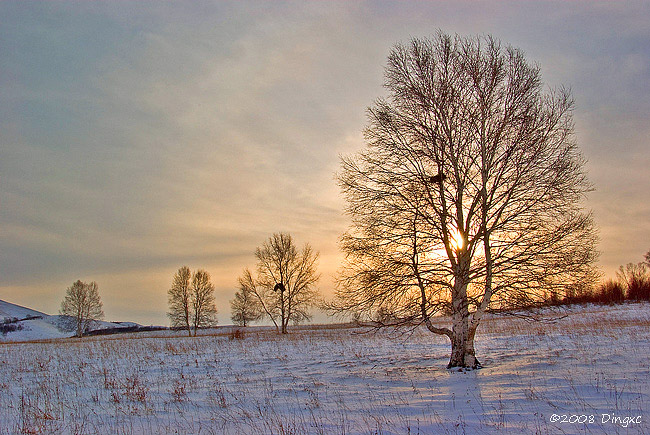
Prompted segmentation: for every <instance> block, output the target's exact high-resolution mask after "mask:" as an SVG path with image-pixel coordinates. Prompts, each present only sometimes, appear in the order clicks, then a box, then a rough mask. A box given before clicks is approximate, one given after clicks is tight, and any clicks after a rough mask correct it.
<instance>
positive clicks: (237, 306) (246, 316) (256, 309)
mask: <svg viewBox="0 0 650 435" xmlns="http://www.w3.org/2000/svg"><path fill="white" fill-rule="evenodd" d="M252 281H253V280H252V277H251V274H250V271H249V270H248V269H246V270H244V275H243V276H241V277H240V278H239V290H238V291H237V292H236V293H235V297H234V299H232V300H231V301H230V313H231V317H230V318H231V319H232V321H233V323H235V324H237V325H241V326H247V325H248V324H249V323H250V322H254V321H256V320H259V319H261V318H262V317H263V316H264V314H265V312H264V309H263V307H262V305H261V302H260V298H259V297H258V296H257V295H256V294H255V291H256V290H255V285H254V283H252Z"/></svg>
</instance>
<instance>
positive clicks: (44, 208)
mask: <svg viewBox="0 0 650 435" xmlns="http://www.w3.org/2000/svg"><path fill="white" fill-rule="evenodd" d="M437 29H441V30H443V31H444V32H447V33H451V34H454V33H458V34H462V35H475V34H491V35H493V36H495V37H497V38H499V39H501V40H502V41H503V42H505V43H509V44H511V45H513V46H515V47H518V48H520V49H522V50H523V51H524V52H525V53H526V56H527V58H528V59H529V61H531V62H536V63H538V64H539V65H540V66H541V68H542V73H543V77H544V80H545V83H546V84H547V85H548V86H550V87H555V86H559V85H565V86H568V87H570V88H571V89H572V92H573V95H574V97H575V100H576V110H575V114H574V117H575V122H576V134H577V138H578V141H579V144H580V146H581V148H582V150H583V152H584V154H585V156H586V157H587V159H588V160H589V163H588V170H589V174H590V178H591V180H592V182H593V183H594V185H595V188H596V190H595V192H593V193H592V194H591V195H590V197H589V199H588V201H587V203H586V206H587V207H588V208H590V209H593V211H594V213H595V217H596V220H597V223H598V225H599V227H600V233H601V244H600V251H602V255H601V261H600V265H601V268H602V270H603V272H604V273H605V274H606V275H613V273H614V271H615V269H616V268H617V267H618V265H619V264H624V263H627V262H632V261H634V262H637V261H640V260H641V259H642V256H643V254H644V253H645V252H647V251H648V250H649V249H650V189H649V188H650V175H649V174H650V171H649V170H648V168H649V167H650V3H647V2H586V1H575V2H521V1H516V2H507V1H505V2H504V1H498V2H497V1H494V2H493V1H482V2H467V3H462V2H435V1H434V2H423V1H417V2H388V1H369V2H364V1H351V2H320V1H313V2H303V1H296V2H268V1H253V2H234V1H233V2H220V1H216V2H189V1H188V2H175V3H171V2H169V3H165V2H137V3H136V2H93V3H90V2H81V1H79V2H42V3H40V2H38V3H37V2H29V1H14V2H11V1H5V2H2V3H0V299H3V300H7V301H10V302H14V303H18V304H21V305H26V306H28V307H31V308H34V309H38V310H41V311H45V312H48V313H51V314H55V313H57V312H58V309H59V305H60V301H61V299H62V298H63V296H64V294H65V289H66V287H68V286H69V285H70V284H72V282H73V281H75V280H77V279H82V280H87V281H90V280H94V281H97V282H98V284H99V288H100V293H101V296H102V299H103V301H104V308H105V312H106V317H107V319H108V320H131V321H136V322H140V323H143V324H151V323H153V324H167V319H166V317H165V311H166V291H167V288H168V287H169V285H170V283H171V278H172V275H173V274H174V272H175V271H176V270H177V269H178V267H180V266H182V265H188V266H190V267H191V268H193V269H195V268H205V269H207V270H208V271H209V272H210V273H211V274H212V276H213V281H214V283H215V285H216V288H217V298H218V309H219V311H220V314H219V320H220V322H221V323H222V324H224V323H229V318H230V313H229V305H228V300H229V299H231V298H232V296H233V294H234V292H235V290H236V279H237V276H238V275H239V274H240V273H241V270H242V268H243V267H245V266H251V267H252V266H254V264H255V261H254V257H253V251H254V249H255V247H256V246H258V245H260V244H261V243H262V242H263V241H264V240H265V239H266V238H268V236H269V235H270V234H271V233H273V232H277V231H286V232H290V233H291V234H293V236H294V238H295V239H296V241H297V242H298V244H302V243H304V242H310V243H311V244H312V246H313V247H314V249H316V250H318V251H320V253H321V262H320V263H321V267H320V270H321V272H322V273H323V279H322V281H321V286H320V287H321V290H322V291H323V293H324V294H325V295H330V294H331V292H332V277H333V276H334V274H335V272H336V269H337V267H338V264H339V261H340V259H341V256H340V254H339V252H338V248H337V239H338V237H339V235H340V234H341V232H342V231H344V230H345V228H346V225H347V223H346V222H347V220H346V218H345V216H343V214H342V209H343V201H342V199H341V197H340V195H339V191H338V187H337V186H336V183H335V181H334V174H335V172H336V171H337V169H338V166H339V155H341V154H349V153H352V152H355V151H356V150H359V149H360V148H361V147H362V146H363V139H362V135H361V130H362V128H363V127H364V125H365V119H366V118H365V110H366V108H367V107H368V106H369V105H371V104H372V102H373V100H374V99H375V98H377V97H380V96H382V95H384V89H383V88H382V80H383V77H382V74H383V68H384V65H385V60H386V56H387V54H388V52H389V50H390V48H391V47H392V46H393V45H394V44H395V43H396V42H400V41H407V40H408V39H409V38H410V37H423V36H430V35H433V34H435V32H436V30H437Z"/></svg>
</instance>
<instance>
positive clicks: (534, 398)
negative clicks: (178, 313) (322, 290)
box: [0, 305, 650, 434]
mask: <svg viewBox="0 0 650 435" xmlns="http://www.w3.org/2000/svg"><path fill="white" fill-rule="evenodd" d="M631 307H632V309H633V311H632V312H631V313H630V314H629V315H628V314H626V312H625V311H623V310H619V311H618V312H617V314H616V315H612V311H611V310H612V308H610V307H597V306H593V307H589V308H587V309H583V310H580V311H578V310H573V311H572V310H569V311H557V312H553V313H550V314H549V313H548V312H547V315H546V316H545V317H544V321H543V322H531V321H528V320H525V319H521V318H515V317H503V316H488V317H486V319H485V321H484V323H483V325H482V326H481V329H480V330H479V333H480V335H479V337H478V338H477V345H478V346H479V352H480V354H481V355H480V356H481V359H483V361H484V362H485V363H486V365H487V367H488V368H486V369H484V370H481V371H479V372H477V373H475V374H464V375H463V374H460V375H459V374H454V373H450V372H448V371H446V370H445V369H444V368H443V367H444V365H445V364H446V360H447V358H448V351H449V348H448V343H447V341H446V339H443V338H442V337H436V336H433V335H431V334H430V333H428V331H426V330H423V329H418V330H415V331H401V332H400V331H379V332H370V333H363V332H364V330H362V329H359V328H353V327H351V326H350V325H311V326H303V327H298V328H293V329H291V333H290V334H289V335H286V336H282V335H278V334H277V333H276V332H275V331H274V329H273V328H264V327H254V328H246V329H245V331H246V332H245V333H244V335H243V336H241V337H238V338H236V339H230V337H231V335H232V334H233V331H234V330H236V329H229V328H218V329H214V330H206V331H202V333H201V335H200V336H199V337H195V338H194V337H193V338H189V337H187V336H184V335H183V333H182V332H177V333H169V332H168V333H161V332H148V333H140V334H127V335H124V336H103V337H87V338H83V339H66V340H58V341H41V342H30V343H15V344H5V345H3V346H0V387H2V391H3V394H2V395H0V434H10V433H11V434H15V433H23V434H68V433H74V434H92V433H119V434H136V433H151V434H156V433H160V434H163V433H207V434H211V433H215V434H217V433H242V434H246V433H250V434H257V433H283V434H303V433H324V434H325V433H327V434H330V433H334V434H338V433H346V434H350V433H355V434H357V433H359V434H360V433H367V434H379V433H386V434H388V433H450V434H451V433H471V432H476V431H479V432H482V433H504V432H505V433H557V432H558V430H563V431H567V430H569V429H570V428H567V427H561V426H553V425H550V424H549V423H548V419H547V418H542V417H540V416H538V417H534V416H532V412H531V413H530V414H531V415H529V416H528V419H527V420H526V419H524V420H523V421H522V417H521V415H524V414H525V413H526V412H528V411H527V410H531V409H536V410H538V411H537V412H541V411H539V409H540V406H542V405H543V406H545V407H546V408H548V409H552V410H555V409H556V408H558V409H560V408H562V407H563V406H565V407H566V406H571V407H574V408H575V411H582V412H595V411H599V410H600V408H598V407H599V406H602V407H604V408H606V409H612V410H616V411H617V412H621V413H623V412H633V411H634V412H636V411H638V409H639V408H640V409H646V410H647V408H648V400H647V393H644V392H643V391H644V389H646V387H648V380H647V365H646V366H645V369H644V368H643V367H644V366H643V362H642V361H643V359H639V360H638V361H637V360H634V359H632V360H629V361H627V368H626V372H624V373H622V372H620V371H618V369H617V366H616V365H614V363H613V362H612V361H610V360H613V359H614V358H618V357H620V356H621V355H632V354H633V352H635V351H636V352H637V353H638V352H639V349H637V348H635V341H636V340H639V342H641V343H647V337H648V332H650V319H649V315H648V310H647V306H644V307H645V311H644V310H643V309H640V308H639V307H636V306H634V305H631ZM563 316H565V317H563ZM560 317H562V318H560ZM446 321H447V319H436V322H438V323H439V324H443V323H444V322H446ZM620 337H626V339H625V340H622V341H621V340H619V338H620ZM578 338H579V339H578ZM603 339H605V340H606V342H607V343H610V342H616V346H617V348H616V349H615V350H616V352H618V353H612V349H609V348H608V349H605V350H606V351H607V353H599V348H600V346H601V342H602V341H603ZM614 340H616V341H614ZM644 340H645V341H644ZM646 353H647V351H646ZM639 364H641V365H639ZM644 370H645V371H644ZM461 375H462V376H463V377H458V376H461ZM558 375H559V376H561V379H560V380H559V381H557V380H554V378H556V377H557V376H558ZM644 376H645V378H644ZM549 404H552V406H551V405H549ZM522 408H523V410H522ZM594 408H598V409H594ZM589 429H590V431H591V432H592V433H617V432H621V433H627V432H623V431H622V430H621V429H619V428H616V427H602V428H599V427H590V428H589ZM599 429H602V432H599V431H598V430H599ZM630 433H635V432H630Z"/></svg>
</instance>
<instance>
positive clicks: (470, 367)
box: [447, 358, 483, 370]
mask: <svg viewBox="0 0 650 435" xmlns="http://www.w3.org/2000/svg"><path fill="white" fill-rule="evenodd" d="M482 368H483V365H482V364H481V363H480V362H479V360H477V359H476V358H475V359H474V363H473V364H471V363H470V364H456V363H452V362H451V361H450V362H449V364H447V369H465V370H478V369H482Z"/></svg>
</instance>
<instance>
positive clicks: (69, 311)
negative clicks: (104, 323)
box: [60, 280, 104, 337]
mask: <svg viewBox="0 0 650 435" xmlns="http://www.w3.org/2000/svg"><path fill="white" fill-rule="evenodd" d="M60 314H62V315H64V316H70V318H71V319H72V320H73V322H74V326H75V331H76V335H77V337H82V336H83V335H84V334H85V333H86V332H88V329H89V327H90V326H91V325H92V323H93V321H95V320H101V319H103V318H104V310H103V304H102V301H101V298H100V297H99V287H98V286H97V283H96V282H95V281H93V282H91V283H90V284H88V283H85V282H82V281H81V280H77V281H76V282H74V283H73V284H72V285H71V286H70V287H68V289H67V290H66V294H65V298H63V301H62V302H61V310H60Z"/></svg>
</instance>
